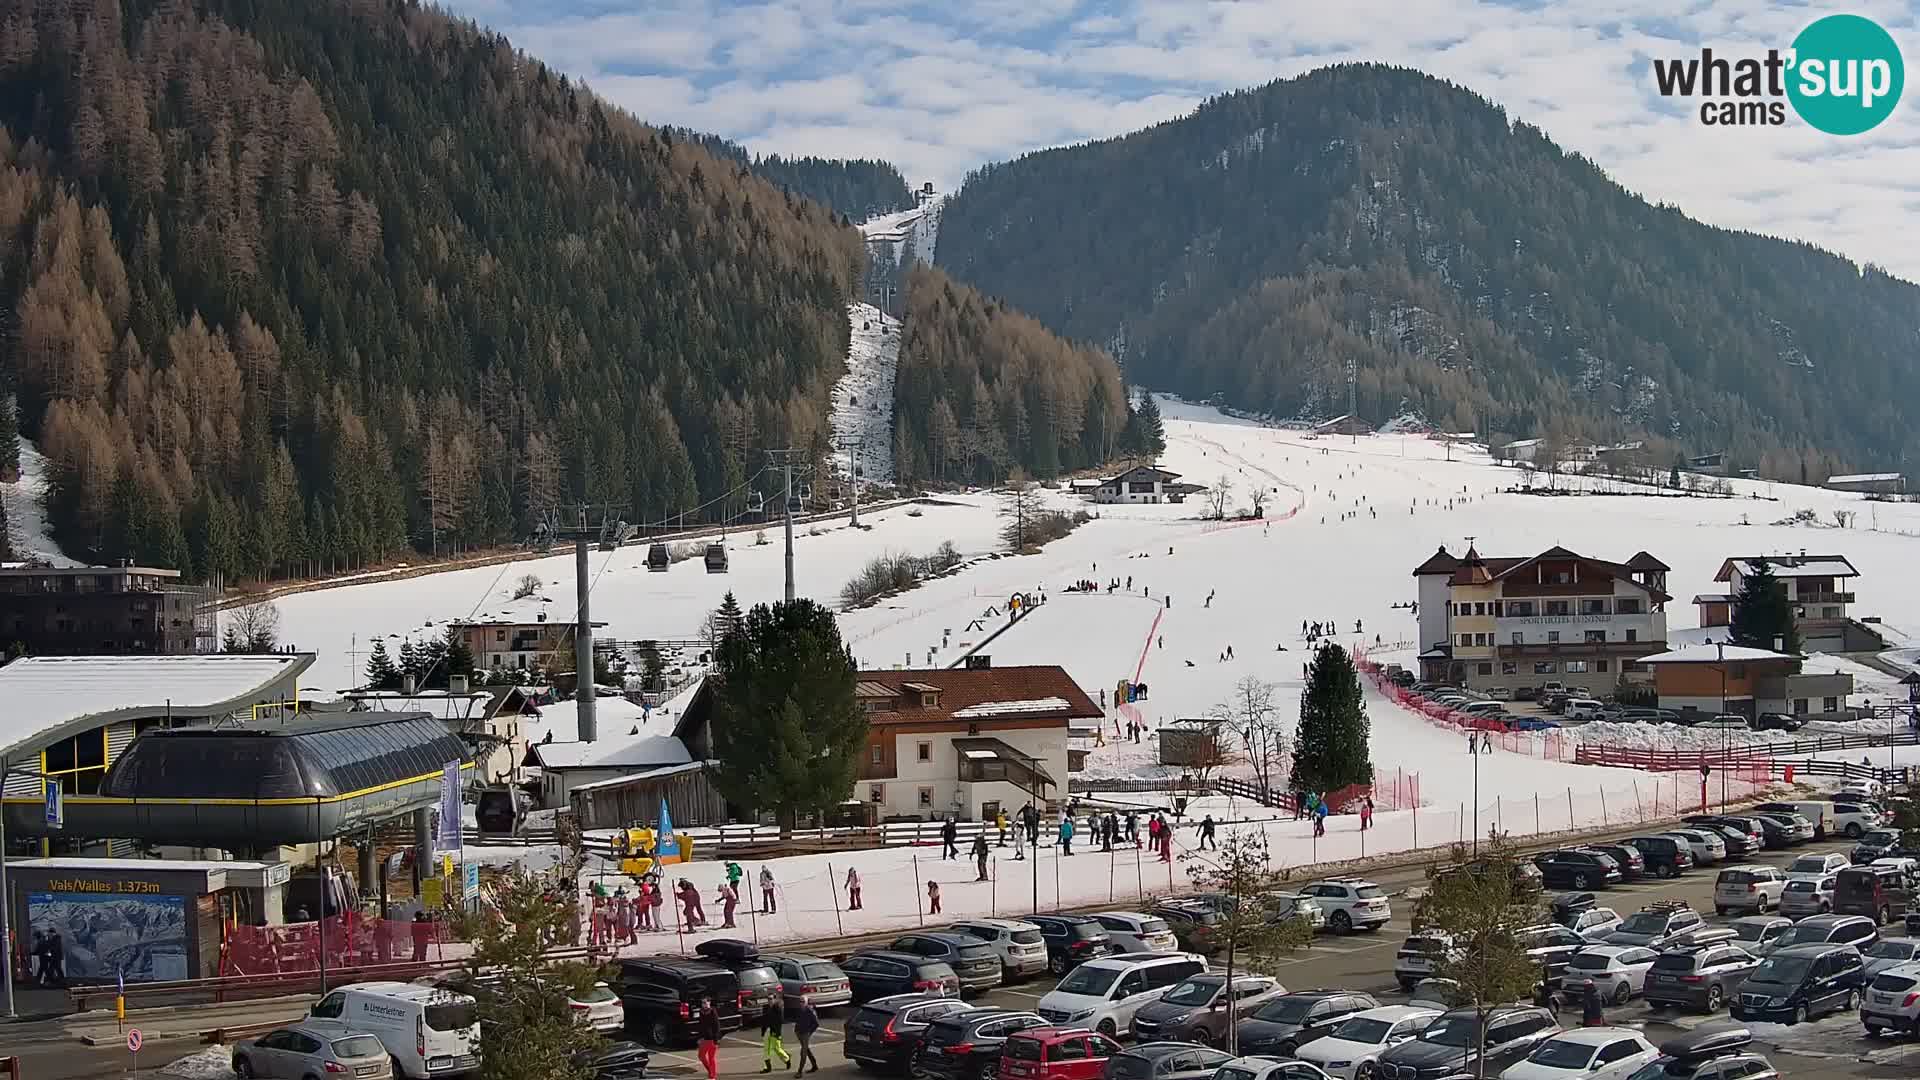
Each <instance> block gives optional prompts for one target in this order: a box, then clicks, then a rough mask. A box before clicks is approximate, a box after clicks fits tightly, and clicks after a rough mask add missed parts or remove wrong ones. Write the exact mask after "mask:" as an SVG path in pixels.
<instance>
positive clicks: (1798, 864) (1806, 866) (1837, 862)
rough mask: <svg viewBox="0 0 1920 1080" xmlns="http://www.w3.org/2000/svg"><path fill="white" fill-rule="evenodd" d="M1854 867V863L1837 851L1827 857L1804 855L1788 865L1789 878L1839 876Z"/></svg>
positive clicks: (1829, 853) (1826, 855) (1827, 854)
mask: <svg viewBox="0 0 1920 1080" xmlns="http://www.w3.org/2000/svg"><path fill="white" fill-rule="evenodd" d="M1852 865H1853V862H1852V861H1851V860H1850V859H1848V858H1847V857H1846V856H1845V855H1842V854H1840V853H1839V852H1837V851H1829V852H1827V853H1826V854H1825V855H1802V856H1800V857H1799V858H1797V859H1795V860H1793V861H1792V862H1790V863H1788V864H1787V876H1788V877H1789V878H1796V877H1825V876H1827V875H1828V874H1837V873H1839V872H1840V871H1842V870H1845V869H1846V868H1847V867H1849V866H1852Z"/></svg>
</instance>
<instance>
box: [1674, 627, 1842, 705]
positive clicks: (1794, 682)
mask: <svg viewBox="0 0 1920 1080" xmlns="http://www.w3.org/2000/svg"><path fill="white" fill-rule="evenodd" d="M1640 662H1641V663H1643V664H1645V665H1646V666H1647V667H1649V668H1651V669H1653V688H1654V691H1655V692H1656V693H1658V694H1659V695H1660V707H1661V708H1663V709H1675V710H1678V711H1680V712H1700V713H1706V714H1709V715H1714V714H1719V713H1734V714H1736V715H1739V716H1745V717H1747V718H1748V719H1752V718H1753V717H1754V716H1756V715H1758V714H1760V713H1792V714H1793V715H1795V716H1804V717H1809V718H1811V719H1815V720H1831V719H1846V718H1850V717H1851V716H1852V714H1851V713H1850V712H1848V711H1847V695H1848V694H1850V693H1852V692H1853V676H1851V675H1848V674H1845V673H1833V672H1804V673H1803V672H1802V671H1801V670H1800V667H1801V658H1800V657H1798V656H1792V655H1788V654H1785V653H1778V652H1774V651H1772V650H1771V649H1750V648H1746V647H1745V646H1740V645H1686V646H1683V647H1681V648H1678V649H1674V650H1673V651H1671V652H1662V653H1655V654H1654V655H1652V656H1648V657H1644V658H1642V659H1641V661H1640Z"/></svg>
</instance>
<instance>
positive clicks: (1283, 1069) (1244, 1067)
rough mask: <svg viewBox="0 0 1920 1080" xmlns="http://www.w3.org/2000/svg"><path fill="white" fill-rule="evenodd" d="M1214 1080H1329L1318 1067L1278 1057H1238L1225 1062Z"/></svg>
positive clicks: (1214, 1076) (1215, 1072)
mask: <svg viewBox="0 0 1920 1080" xmlns="http://www.w3.org/2000/svg"><path fill="white" fill-rule="evenodd" d="M1212 1080H1328V1078H1327V1074H1326V1073H1324V1072H1321V1071H1320V1069H1319V1068H1318V1067H1317V1066H1314V1065H1309V1064H1307V1063H1306V1062H1304V1061H1282V1060H1281V1059H1279V1058H1276V1057H1237V1058H1234V1059H1233V1060H1232V1061H1223V1062H1221V1063H1220V1067H1219V1068H1218V1069H1216V1070H1214V1073H1213V1078H1212Z"/></svg>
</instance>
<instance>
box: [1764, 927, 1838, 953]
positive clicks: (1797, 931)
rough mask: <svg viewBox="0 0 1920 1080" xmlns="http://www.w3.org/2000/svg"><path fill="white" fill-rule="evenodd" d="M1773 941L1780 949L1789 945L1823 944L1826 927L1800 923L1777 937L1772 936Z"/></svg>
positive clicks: (1825, 937)
mask: <svg viewBox="0 0 1920 1080" xmlns="http://www.w3.org/2000/svg"><path fill="white" fill-rule="evenodd" d="M1773 943H1774V945H1776V946H1777V947H1779V948H1782V949H1784V948H1786V947H1787V946H1789V945H1825V944H1826V943H1827V928H1826V927H1824V926H1808V925H1806V924H1805V923H1802V924H1800V925H1799V926H1795V927H1793V928H1791V929H1789V930H1788V931H1787V932H1786V933H1784V934H1781V935H1780V936H1779V937H1777V938H1774V939H1773Z"/></svg>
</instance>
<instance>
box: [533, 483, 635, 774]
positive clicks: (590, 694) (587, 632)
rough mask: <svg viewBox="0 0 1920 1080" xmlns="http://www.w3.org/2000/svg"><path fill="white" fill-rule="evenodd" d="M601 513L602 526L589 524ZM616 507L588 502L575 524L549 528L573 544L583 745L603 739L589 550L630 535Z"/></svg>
mask: <svg viewBox="0 0 1920 1080" xmlns="http://www.w3.org/2000/svg"><path fill="white" fill-rule="evenodd" d="M596 509H597V510H599V512H600V523H599V524H597V525H591V524H589V523H588V518H589V515H590V513H591V512H592V511H594V510H596ZM615 509H616V508H615V507H612V506H600V507H591V506H588V505H586V504H585V503H582V504H580V505H579V506H577V507H575V508H574V522H573V524H571V525H563V524H561V523H560V522H559V521H558V520H557V519H556V520H555V521H554V523H553V525H552V526H551V528H549V530H548V533H549V535H551V536H553V537H554V538H555V539H559V540H571V541H572V542H573V587H574V596H575V598H576V605H577V610H576V611H575V620H576V621H575V624H574V628H573V696H574V702H575V706H576V709H575V713H576V715H577V716H578V718H579V725H580V731H579V738H580V741H581V742H588V743H590V742H593V741H595V740H596V739H598V738H599V734H600V732H599V724H598V717H597V716H596V714H595V701H596V699H595V696H594V695H595V690H596V687H595V685H594V681H593V617H592V615H591V613H590V611H589V608H588V601H589V599H590V595H589V594H590V593H591V592H592V582H593V576H592V572H591V571H590V570H589V569H588V566H587V548H588V546H589V545H591V544H595V543H598V542H601V541H603V540H605V539H607V538H609V537H612V538H613V539H614V542H615V543H616V544H617V543H618V542H619V541H620V540H621V539H624V538H625V537H626V535H627V531H628V526H627V523H626V522H625V521H620V522H618V523H617V524H616V523H615V520H614V517H613V514H614V511H615Z"/></svg>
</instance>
